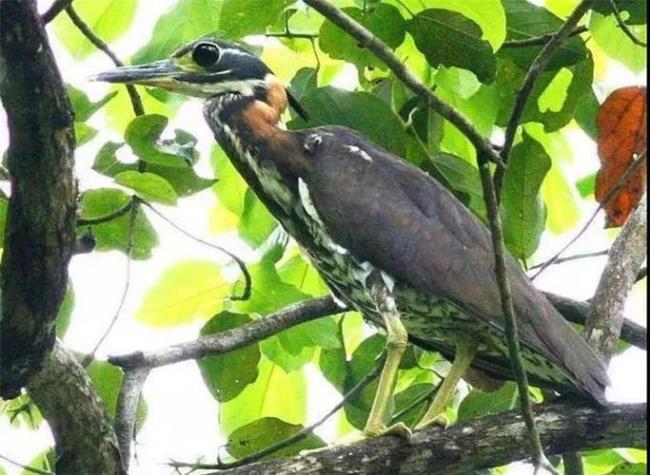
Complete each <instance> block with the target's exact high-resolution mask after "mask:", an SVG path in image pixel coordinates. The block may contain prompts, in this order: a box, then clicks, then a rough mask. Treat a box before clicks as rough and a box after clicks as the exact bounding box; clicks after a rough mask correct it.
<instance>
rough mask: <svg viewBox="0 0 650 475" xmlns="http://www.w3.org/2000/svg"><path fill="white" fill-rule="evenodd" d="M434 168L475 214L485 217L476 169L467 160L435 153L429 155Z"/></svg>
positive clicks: (483, 202)
mask: <svg viewBox="0 0 650 475" xmlns="http://www.w3.org/2000/svg"><path fill="white" fill-rule="evenodd" d="M431 160H432V164H433V166H434V167H435V170H436V171H437V172H438V173H439V174H440V175H441V176H442V178H443V180H444V181H445V182H446V183H449V185H450V186H451V188H452V191H454V192H455V193H454V194H455V195H456V196H457V197H458V198H460V199H461V200H462V201H463V203H465V204H466V205H467V206H468V207H469V208H470V209H471V210H472V211H473V212H474V213H475V214H476V215H477V216H480V217H485V216H486V211H485V201H484V200H483V191H482V187H481V179H480V178H479V174H478V170H477V169H476V167H475V166H473V165H472V164H470V163H469V162H467V161H465V160H463V159H462V158H460V157H456V156H454V155H451V154H448V153H437V154H435V155H433V156H432V157H431Z"/></svg>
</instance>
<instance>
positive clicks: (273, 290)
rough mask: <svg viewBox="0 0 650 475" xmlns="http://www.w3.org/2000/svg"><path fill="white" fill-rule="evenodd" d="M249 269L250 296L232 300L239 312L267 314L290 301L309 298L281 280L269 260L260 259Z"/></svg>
mask: <svg viewBox="0 0 650 475" xmlns="http://www.w3.org/2000/svg"><path fill="white" fill-rule="evenodd" d="M249 271H250V273H251V278H252V280H253V292H252V295H251V298H250V299H248V300H245V301H238V302H233V306H234V307H235V308H236V309H237V311H239V312H241V313H257V314H260V315H268V314H270V313H272V312H275V311H276V310H279V309H280V308H282V307H285V306H287V305H289V304H291V303H294V302H297V301H299V300H305V299H307V298H309V296H308V295H307V294H304V293H303V292H300V291H299V290H298V289H296V288H295V287H294V286H293V285H290V284H287V283H285V282H283V281H282V280H281V279H280V276H279V275H278V272H277V270H276V269H275V266H274V264H273V262H271V261H268V260H261V261H260V262H258V263H257V264H255V265H253V266H250V267H249ZM238 285H239V284H238Z"/></svg>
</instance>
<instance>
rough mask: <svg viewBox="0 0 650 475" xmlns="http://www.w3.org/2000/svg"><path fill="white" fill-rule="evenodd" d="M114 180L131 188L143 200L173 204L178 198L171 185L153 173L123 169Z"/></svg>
mask: <svg viewBox="0 0 650 475" xmlns="http://www.w3.org/2000/svg"><path fill="white" fill-rule="evenodd" d="M115 182H116V183H119V184H120V185H122V186H126V187H127V188H131V189H132V190H134V191H135V192H136V193H137V194H138V195H139V196H141V197H142V198H144V199H145V200H151V201H157V202H159V203H162V204H166V205H175V204H176V201H177V199H178V195H176V192H175V191H174V188H173V187H172V185H171V184H170V183H169V182H168V181H167V180H165V179H164V178H163V177H161V176H159V175H156V174H155V173H149V172H143V173H141V172H137V171H125V172H122V173H118V174H117V175H115Z"/></svg>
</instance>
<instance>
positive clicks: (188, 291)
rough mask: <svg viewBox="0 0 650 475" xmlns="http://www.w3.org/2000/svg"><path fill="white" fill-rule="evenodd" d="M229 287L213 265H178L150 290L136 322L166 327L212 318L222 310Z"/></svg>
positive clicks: (195, 263) (163, 275)
mask: <svg viewBox="0 0 650 475" xmlns="http://www.w3.org/2000/svg"><path fill="white" fill-rule="evenodd" d="M229 287H230V285H229V283H228V281H226V279H225V278H224V277H223V275H222V274H221V270H220V268H219V265H217V264H216V263H214V262H211V261H198V260H193V261H183V262H178V263H176V264H174V265H172V266H171V267H169V268H168V269H167V270H166V271H165V272H164V273H163V274H162V276H161V277H160V279H159V280H158V282H157V283H156V284H155V285H154V286H153V287H152V288H151V289H149V291H148V292H147V294H146V296H145V298H144V301H143V302H142V304H141V305H140V308H139V309H138V311H137V314H136V319H137V320H139V321H140V322H142V323H146V324H147V325H151V326H155V327H167V326H173V325H182V324H186V323H190V322H193V321H194V320H197V319H206V318H209V317H211V316H213V315H214V314H216V313H217V312H218V311H219V310H221V308H222V307H223V301H224V299H225V298H226V296H227V295H228V290H229Z"/></svg>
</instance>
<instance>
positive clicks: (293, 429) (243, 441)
mask: <svg viewBox="0 0 650 475" xmlns="http://www.w3.org/2000/svg"><path fill="white" fill-rule="evenodd" d="M302 429H304V427H303V426H302V425H300V424H289V423H287V422H284V421H283V420H281V419H278V418H276V417H264V418H261V419H257V420H255V421H253V422H250V423H248V424H246V425H244V426H242V427H240V428H238V429H236V430H235V431H233V432H232V433H231V434H230V436H228V443H227V444H226V450H227V451H228V453H229V454H230V455H232V456H233V457H235V458H236V459H242V458H244V457H246V456H248V455H251V454H253V453H255V452H259V451H260V450H262V449H265V448H267V447H270V446H272V445H274V444H276V443H278V442H281V441H283V440H286V439H288V438H289V437H291V436H293V435H294V434H296V433H297V432H300V431H301V430H302ZM325 446H326V444H325V442H323V441H322V439H321V438H320V437H318V436H316V435H314V434H307V435H306V436H305V438H303V439H300V440H298V441H296V442H294V443H293V444H290V445H288V446H286V447H283V448H281V449H280V450H278V451H276V452H273V453H272V454H270V455H267V456H266V457H263V458H261V459H260V460H271V459H275V458H281V457H289V456H292V455H298V453H300V451H302V450H315V449H319V448H321V447H325Z"/></svg>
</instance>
